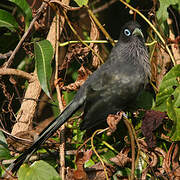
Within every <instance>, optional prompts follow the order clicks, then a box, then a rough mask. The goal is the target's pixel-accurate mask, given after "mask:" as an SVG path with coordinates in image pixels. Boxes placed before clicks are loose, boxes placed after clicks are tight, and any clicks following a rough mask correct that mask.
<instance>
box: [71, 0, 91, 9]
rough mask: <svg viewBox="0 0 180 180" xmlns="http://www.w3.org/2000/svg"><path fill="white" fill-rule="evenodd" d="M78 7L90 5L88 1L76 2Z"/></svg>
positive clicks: (77, 0)
mask: <svg viewBox="0 0 180 180" xmlns="http://www.w3.org/2000/svg"><path fill="white" fill-rule="evenodd" d="M74 1H75V2H76V3H77V4H78V6H80V7H81V6H83V5H87V4H88V0H74Z"/></svg>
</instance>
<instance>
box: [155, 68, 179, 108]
mask: <svg viewBox="0 0 180 180" xmlns="http://www.w3.org/2000/svg"><path fill="white" fill-rule="evenodd" d="M178 78H180V65H176V66H175V67H173V68H172V69H171V70H170V71H169V72H168V73H167V74H166V75H165V76H164V78H163V80H162V82H161V84H160V88H159V93H158V94H157V96H156V106H155V108H154V109H155V110H159V111H167V100H168V98H169V97H170V96H171V95H173V93H174V91H175V90H176V88H177V87H178V86H180V84H179V80H178Z"/></svg>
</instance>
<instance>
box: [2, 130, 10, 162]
mask: <svg viewBox="0 0 180 180" xmlns="http://www.w3.org/2000/svg"><path fill="white" fill-rule="evenodd" d="M10 158H11V155H10V153H9V150H8V145H7V142H6V138H5V137H4V135H3V133H2V131H0V160H3V159H10Z"/></svg>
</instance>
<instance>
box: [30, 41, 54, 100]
mask: <svg viewBox="0 0 180 180" xmlns="http://www.w3.org/2000/svg"><path fill="white" fill-rule="evenodd" d="M34 53H35V61H36V70H37V75H38V79H39V81H40V85H41V87H42V89H43V90H44V92H45V93H46V94H47V96H49V97H50V92H49V90H50V78H51V74H52V69H51V60H52V58H53V54H54V53H53V47H52V45H51V43H50V42H49V41H48V40H43V41H39V42H36V43H35V44H34Z"/></svg>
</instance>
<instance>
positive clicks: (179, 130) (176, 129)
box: [167, 86, 180, 141]
mask: <svg viewBox="0 0 180 180" xmlns="http://www.w3.org/2000/svg"><path fill="white" fill-rule="evenodd" d="M167 112H168V116H169V118H170V119H172V120H173V123H174V124H173V127H172V130H171V135H170V136H171V139H172V140H173V141H180V86H179V87H177V88H176V89H175V91H174V93H173V94H172V95H171V96H170V97H169V98H168V100H167Z"/></svg>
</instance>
